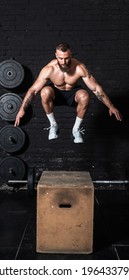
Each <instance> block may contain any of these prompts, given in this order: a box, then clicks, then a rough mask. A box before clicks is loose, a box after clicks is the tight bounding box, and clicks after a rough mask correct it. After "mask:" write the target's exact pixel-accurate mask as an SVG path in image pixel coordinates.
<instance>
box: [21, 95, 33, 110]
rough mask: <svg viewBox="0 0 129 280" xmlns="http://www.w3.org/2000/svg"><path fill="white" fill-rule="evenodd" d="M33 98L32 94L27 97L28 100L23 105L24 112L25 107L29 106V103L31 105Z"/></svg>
mask: <svg viewBox="0 0 129 280" xmlns="http://www.w3.org/2000/svg"><path fill="white" fill-rule="evenodd" d="M33 98H34V94H31V95H30V96H29V97H28V99H27V100H26V102H25V104H24V107H23V108H24V110H26V109H27V107H28V106H29V105H30V103H31V101H32V99H33Z"/></svg>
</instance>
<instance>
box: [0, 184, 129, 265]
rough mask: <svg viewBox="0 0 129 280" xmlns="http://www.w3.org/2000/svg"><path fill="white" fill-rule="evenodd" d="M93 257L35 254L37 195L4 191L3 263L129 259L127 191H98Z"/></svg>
mask: <svg viewBox="0 0 129 280" xmlns="http://www.w3.org/2000/svg"><path fill="white" fill-rule="evenodd" d="M93 244H94V246H93V253H92V254H53V253H52V254H49V253H46V254H44V253H36V193H35V194H34V196H33V197H30V196H29V195H28V192H27V190H26V189H24V188H22V189H16V188H15V189H13V188H12V189H11V188H9V189H8V188H7V189H6V188H1V191H0V259H1V260H7V259H8V260H16V259H17V260H44V259H45V260H54V259H55V260H57V259H58V260H69V259H75V260H77V259H82V260H101V259H102V260H129V192H128V188H127V187H126V188H123V187H122V189H121V188H117V189H115V188H111V187H110V186H109V187H108V188H107V189H106V190H105V189H104V188H103V187H102V188H99V189H97V188H96V189H95V204H94V242H93Z"/></svg>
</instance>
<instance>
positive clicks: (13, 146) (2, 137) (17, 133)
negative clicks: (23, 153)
mask: <svg viewBox="0 0 129 280" xmlns="http://www.w3.org/2000/svg"><path fill="white" fill-rule="evenodd" d="M24 143H25V133H24V132H23V130H22V129H21V128H20V127H15V126H13V125H6V126H4V127H3V128H2V129H1V130H0V147H1V148H2V149H3V150H4V151H6V152H8V153H14V152H18V151H20V150H21V148H22V147H23V145H24Z"/></svg>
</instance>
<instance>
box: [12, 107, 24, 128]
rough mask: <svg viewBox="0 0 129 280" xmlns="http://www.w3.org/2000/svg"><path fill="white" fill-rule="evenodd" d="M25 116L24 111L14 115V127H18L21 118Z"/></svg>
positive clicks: (21, 110)
mask: <svg viewBox="0 0 129 280" xmlns="http://www.w3.org/2000/svg"><path fill="white" fill-rule="evenodd" d="M24 115H25V111H24V110H23V109H20V110H19V112H18V113H17V115H16V119H15V123H14V126H19V124H20V120H21V118H22V117H23V116H24Z"/></svg>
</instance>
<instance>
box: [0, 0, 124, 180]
mask: <svg viewBox="0 0 129 280" xmlns="http://www.w3.org/2000/svg"><path fill="white" fill-rule="evenodd" d="M128 29H129V1H127V0H116V1H104V0H87V1H84V0H65V1H64V0H62V1H59V0H54V1H52V0H47V1H44V0H37V1H33V0H32V1H31V0H26V1H23V0H10V1H7V0H1V1H0V62H2V61H4V60H7V59H10V58H14V59H15V60H16V61H18V62H20V63H21V64H22V65H23V67H24V70H25V79H24V81H23V83H22V85H20V86H19V87H17V88H15V89H14V90H13V89H11V90H8V89H6V88H3V87H2V86H1V87H0V96H2V94H3V93H6V92H15V93H17V94H18V95H19V96H21V97H22V98H23V97H24V95H25V92H26V90H27V89H28V88H29V86H30V85H31V84H32V83H33V81H34V80H35V79H36V77H37V75H38V73H39V71H40V70H41V68H42V67H43V66H44V65H45V64H46V63H47V62H49V61H50V60H51V59H53V58H54V52H55V47H56V45H57V44H58V43H59V42H61V41H66V42H68V43H69V44H70V45H71V47H72V49H73V56H75V57H76V58H78V59H79V60H81V61H83V62H84V63H85V64H86V65H87V67H88V68H89V70H90V71H91V73H92V74H93V75H94V76H95V77H96V79H97V80H98V82H99V83H100V84H101V85H102V87H103V88H104V90H105V91H106V93H107V94H108V96H109V97H110V98H111V100H112V101H113V102H114V104H115V105H116V106H117V107H118V109H120V110H121V112H122V114H123V116H124V120H123V122H122V123H118V122H117V121H116V120H115V119H114V118H109V116H108V110H107V108H106V107H105V106H104V105H103V104H102V103H99V101H98V100H97V99H96V97H95V96H94V95H93V94H92V92H90V91H89V92H90V96H91V99H90V106H89V110H88V113H87V115H86V117H85V120H84V124H83V127H84V128H85V130H86V131H85V136H84V139H85V143H84V145H75V144H73V141H72V139H71V129H72V126H73V123H74V120H75V116H76V112H75V109H73V108H69V107H61V108H59V107H56V108H55V116H56V118H57V121H58V124H59V128H60V135H59V138H58V139H57V140H56V141H53V142H49V141H48V140H47V133H48V132H47V131H45V130H43V128H44V127H47V126H48V125H49V124H48V120H47V119H46V117H45V114H44V112H43V110H42V107H41V102H40V94H39V95H37V97H36V98H35V99H34V101H33V103H32V104H31V108H30V109H31V110H28V113H27V115H26V119H25V120H24V122H23V123H22V125H21V127H22V129H23V130H24V131H25V133H26V135H27V139H28V140H29V141H27V140H26V145H25V147H24V149H23V150H22V151H21V152H19V153H16V154H13V156H18V157H19V158H21V159H22V160H23V161H25V163H26V164H27V166H34V167H35V170H36V174H37V176H38V174H40V172H41V171H42V170H88V171H90V173H91V175H92V178H93V179H116V178H117V179H125V178H126V179H127V176H128V147H129V141H128V140H129V135H128V121H129V117H128V100H129V97H128V91H129V78H128V73H129V32H128ZM30 112H31V115H30V117H29V118H27V116H29V114H30ZM7 124H9V123H7V121H4V120H2V119H0V128H2V127H4V126H5V125H7ZM28 143H29V144H28ZM6 156H10V154H7V153H6V152H5V151H3V150H2V149H0V160H1V161H2V160H3V159H4V158H5V157H6Z"/></svg>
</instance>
